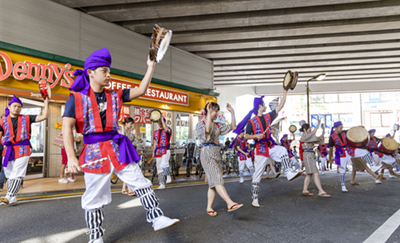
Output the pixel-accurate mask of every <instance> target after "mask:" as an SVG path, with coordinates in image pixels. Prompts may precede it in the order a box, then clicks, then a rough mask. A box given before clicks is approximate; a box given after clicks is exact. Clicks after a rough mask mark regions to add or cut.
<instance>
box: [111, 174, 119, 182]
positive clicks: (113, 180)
mask: <svg viewBox="0 0 400 243" xmlns="http://www.w3.org/2000/svg"><path fill="white" fill-rule="evenodd" d="M118 180H119V177H118V176H117V175H116V174H114V173H112V175H111V179H110V181H111V183H112V184H117V182H118Z"/></svg>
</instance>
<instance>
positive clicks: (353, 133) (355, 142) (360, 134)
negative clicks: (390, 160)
mask: <svg viewBox="0 0 400 243" xmlns="http://www.w3.org/2000/svg"><path fill="white" fill-rule="evenodd" d="M347 143H348V145H349V146H350V147H354V148H365V146H366V145H367V144H368V131H367V130H366V129H365V128H364V127H361V126H359V127H352V128H350V129H349V130H348V131H347Z"/></svg>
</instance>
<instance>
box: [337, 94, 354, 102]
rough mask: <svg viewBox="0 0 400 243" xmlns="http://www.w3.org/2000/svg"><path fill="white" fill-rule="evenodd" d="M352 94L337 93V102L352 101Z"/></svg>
mask: <svg viewBox="0 0 400 243" xmlns="http://www.w3.org/2000/svg"><path fill="white" fill-rule="evenodd" d="M352 101H353V94H339V102H352Z"/></svg>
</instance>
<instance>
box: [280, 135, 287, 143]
mask: <svg viewBox="0 0 400 243" xmlns="http://www.w3.org/2000/svg"><path fill="white" fill-rule="evenodd" d="M287 136H288V135H287V134H284V135H283V136H282V138H281V144H283V143H284V142H285V141H284V140H283V139H284V138H286V137H287Z"/></svg>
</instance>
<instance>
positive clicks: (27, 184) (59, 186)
mask: <svg viewBox="0 0 400 243" xmlns="http://www.w3.org/2000/svg"><path fill="white" fill-rule="evenodd" d="M75 178H76V179H77V180H76V181H75V182H68V183H59V182H58V179H59V178H39V179H30V180H25V181H24V184H23V187H22V188H21V189H20V191H19V192H18V197H19V198H22V197H34V196H40V195H52V194H61V193H72V192H84V191H85V179H84V176H83V175H78V176H75ZM146 178H147V179H150V180H151V177H149V176H147V174H146ZM202 181H204V175H203V176H202V178H199V177H198V176H196V175H194V174H193V175H192V176H190V177H186V174H184V175H183V174H181V175H179V176H178V177H176V179H175V180H173V184H180V183H186V182H202ZM110 184H111V183H110ZM153 185H155V186H158V179H157V177H156V178H154V182H153ZM121 188H122V181H121V180H118V182H117V183H116V184H111V189H114V190H118V189H119V190H121ZM6 193H7V186H6V184H4V190H3V191H2V192H0V196H4V195H6Z"/></svg>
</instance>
